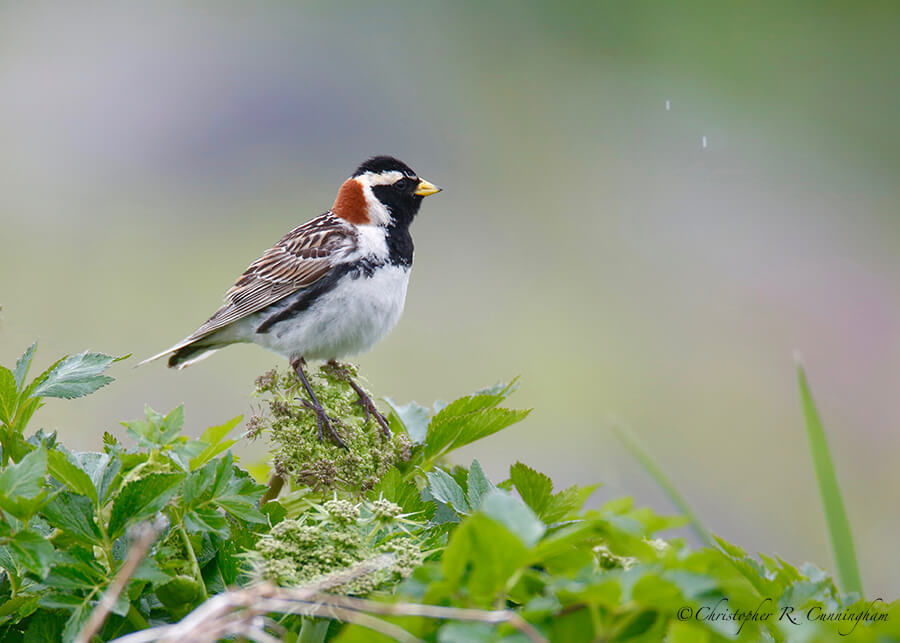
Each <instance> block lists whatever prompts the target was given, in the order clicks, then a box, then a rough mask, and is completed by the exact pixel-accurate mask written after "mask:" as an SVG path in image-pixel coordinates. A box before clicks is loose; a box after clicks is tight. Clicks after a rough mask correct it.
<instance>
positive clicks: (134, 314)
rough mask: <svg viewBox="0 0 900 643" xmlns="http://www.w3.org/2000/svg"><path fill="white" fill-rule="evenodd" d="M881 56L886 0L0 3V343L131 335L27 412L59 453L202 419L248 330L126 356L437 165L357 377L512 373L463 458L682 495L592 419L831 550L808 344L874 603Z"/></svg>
mask: <svg viewBox="0 0 900 643" xmlns="http://www.w3.org/2000/svg"><path fill="white" fill-rule="evenodd" d="M898 60H900V8H898V5H897V4H896V3H893V2H865V1H861V2H854V3H839V2H815V3H813V2H780V1H777V2H776V1H764V2H757V3H743V2H721V1H718V0H717V1H709V2H677V3H674V2H673V3H664V2H645V1H631V2H620V1H615V2H612V1H606V2H601V1H596V2H576V3H561V2H554V3H550V2H547V3H539V2H518V1H512V0H508V1H497V2H491V3H480V2H454V3H449V2H447V3H436V2H415V3H413V2H408V3H400V2H397V3H386V4H376V3H366V2H358V3H326V2H317V3H287V2H272V3H243V2H216V3H208V4H201V3H180V2H171V3H167V2H159V3H143V4H137V3H128V4H127V5H126V4H123V3H108V4H105V3H43V2H29V3H12V2H6V3H3V4H2V5H0V305H2V307H3V309H2V313H0V315H2V322H0V323H2V325H0V361H2V363H4V364H10V363H11V362H12V361H13V360H14V359H15V358H16V357H17V356H18V355H19V354H20V353H21V352H22V351H23V350H24V349H25V348H26V346H28V345H29V344H30V343H31V341H32V340H34V339H37V340H39V342H40V352H39V355H38V366H44V365H46V364H47V363H49V362H50V361H51V360H52V359H55V358H56V357H57V356H59V355H61V354H63V353H73V352H78V351H80V350H84V349H86V348H91V349H95V350H103V351H105V352H110V353H114V354H125V353H134V354H135V358H133V359H132V360H131V361H129V362H125V363H124V364H120V365H117V366H116V367H115V369H114V371H113V373H112V374H113V375H115V376H116V378H117V380H118V381H117V382H116V383H115V384H114V385H113V386H111V387H110V388H108V389H106V390H104V391H103V392H101V393H99V394H97V395H95V396H92V397H91V398H87V399H84V400H80V401H76V402H62V401H50V402H49V403H48V405H47V407H46V408H45V409H44V410H42V411H41V412H40V414H39V415H38V416H37V418H36V426H35V427H34V428H37V426H38V425H40V426H45V427H47V428H49V429H53V428H58V429H59V430H60V432H61V434H62V436H63V438H64V439H65V440H66V441H67V442H69V443H71V444H72V445H73V446H75V447H77V448H82V449H90V448H97V447H98V445H99V444H100V436H101V434H102V432H103V431H104V430H110V431H113V432H114V433H118V434H120V435H121V434H122V432H123V430H122V429H121V427H119V426H118V424H117V423H118V421H119V420H123V419H132V418H135V417H138V416H140V415H141V414H142V412H143V405H144V403H149V404H151V405H152V406H153V407H155V408H157V409H159V410H167V409H169V408H171V407H173V406H175V405H176V404H179V403H181V402H184V403H185V404H186V409H187V412H186V414H187V422H188V431H189V433H191V434H194V435H197V434H199V433H200V431H202V429H203V428H204V427H205V426H207V425H210V424H218V423H220V422H222V421H223V420H225V419H227V418H229V417H232V416H234V415H236V414H238V413H245V414H246V413H248V412H250V411H251V409H252V400H250V398H249V392H250V389H251V386H252V381H253V379H254V377H255V376H256V375H257V374H259V373H261V372H262V371H263V370H265V369H267V368H269V367H271V366H272V365H273V364H276V363H277V362H278V359H277V358H276V357H274V356H273V355H270V354H267V353H265V352H264V351H262V350H260V349H257V348H255V347H243V346H242V347H235V348H231V349H229V350H227V351H224V352H222V353H219V354H218V355H216V356H215V357H213V358H211V359H209V360H207V361H205V362H203V363H201V364H199V365H197V366H196V367H193V368H191V369H188V370H186V371H184V372H180V373H178V372H173V371H169V370H167V369H165V368H163V366H162V365H160V364H154V365H152V366H149V367H144V368H142V369H139V370H132V369H131V368H129V364H133V363H135V362H136V361H137V359H138V358H143V357H145V356H148V355H150V354H153V353H155V352H157V351H158V350H161V349H163V348H165V347H166V346H168V345H170V344H172V343H173V342H175V341H176V340H178V339H180V338H181V337H183V336H184V335H186V334H188V333H189V332H191V331H192V330H193V329H194V328H195V327H196V326H197V325H198V324H199V323H201V322H202V321H204V320H205V319H206V317H207V316H208V315H209V314H210V313H211V312H212V311H213V310H214V309H215V308H216V307H217V306H218V305H219V303H220V301H221V295H222V294H223V293H224V291H225V289H226V288H227V287H228V286H229V285H230V284H231V283H232V280H233V278H234V277H236V276H237V275H238V274H239V273H240V272H241V271H242V270H243V268H244V267H245V266H246V265H247V264H248V263H249V262H250V261H252V260H253V259H255V258H256V257H257V256H258V255H259V253H260V252H262V251H263V250H265V249H266V248H268V247H269V245H270V244H271V243H272V242H274V241H275V240H277V239H278V238H279V237H280V236H281V235H282V234H283V233H284V232H286V231H287V230H289V229H291V228H292V227H294V226H295V225H297V224H299V223H301V222H303V221H305V220H306V219H308V218H310V217H312V216H313V215H316V214H318V213H320V212H322V211H324V210H325V209H327V208H328V207H329V205H330V204H331V202H332V200H333V198H334V193H335V191H336V189H337V187H338V186H339V184H340V182H341V181H342V180H343V179H344V178H346V177H347V176H348V175H349V174H350V172H351V171H352V169H353V168H354V167H355V165H356V164H357V163H358V162H359V161H360V160H362V159H363V158H365V157H367V156H369V155H372V154H383V153H387V154H394V155H396V156H399V157H400V158H402V159H404V160H406V161H407V162H408V163H410V164H411V165H412V166H413V167H414V168H415V169H416V170H417V171H418V172H419V173H420V174H421V175H423V176H425V177H427V178H429V179H430V180H432V181H434V182H435V183H438V184H439V185H441V186H443V187H444V188H445V191H444V192H443V193H442V194H441V195H440V196H437V197H435V198H433V199H429V200H427V201H426V202H425V204H424V207H423V209H422V212H421V215H420V217H419V219H418V220H417V222H416V224H415V226H414V230H413V232H414V238H415V241H416V245H417V255H416V266H415V270H414V273H413V279H412V282H411V286H410V291H409V297H408V303H407V309H406V313H405V316H404V318H403V320H402V321H401V323H400V325H399V326H398V328H397V329H396V330H395V332H394V333H393V334H392V335H391V336H390V337H389V338H388V339H387V340H385V341H384V342H382V343H381V344H380V345H379V346H378V347H377V348H376V349H375V350H374V351H373V352H372V353H370V354H368V355H366V356H364V357H363V358H362V359H361V360H360V362H361V365H362V369H363V372H364V373H365V374H366V375H367V377H368V379H369V381H370V383H371V386H372V388H373V389H374V390H375V391H376V392H377V393H379V394H381V395H388V396H391V397H392V398H394V399H395V400H398V401H401V402H403V401H408V400H417V401H419V402H422V403H426V404H430V402H431V401H432V400H434V399H436V398H441V399H449V398H452V397H454V396H457V395H461V394H464V393H466V392H469V391H471V390H474V389H475V388H479V387H481V386H485V385H489V384H492V383H494V382H496V381H498V380H502V379H508V378H510V377H512V376H514V375H516V374H520V375H521V376H522V386H521V390H520V391H519V392H518V393H517V394H516V396H515V397H514V398H513V401H514V402H515V403H516V404H518V405H519V406H528V407H534V408H535V411H534V413H533V414H532V415H531V416H530V418H529V419H528V420H527V421H526V422H525V423H524V424H523V425H520V426H518V427H516V428H514V429H510V430H508V431H507V432H505V433H502V434H499V435H497V436H495V437H493V438H491V439H489V440H486V441H485V442H483V443H480V444H478V445H477V446H475V447H472V448H470V449H469V450H468V452H466V453H464V454H462V455H461V456H460V458H461V459H469V458H471V457H478V458H479V459H480V460H481V461H482V462H483V463H484V464H485V466H486V468H487V469H488V471H489V473H490V474H492V476H493V477H494V478H495V479H502V478H504V477H505V475H506V468H507V467H508V465H509V464H510V463H512V462H514V461H515V460H517V459H521V460H523V461H525V462H528V463H530V464H532V465H533V466H535V467H537V468H539V469H542V470H545V471H547V472H548V473H550V474H551V475H552V476H553V478H554V479H555V480H556V481H557V482H558V483H559V484H570V483H576V482H577V483H584V484H586V483H590V482H594V481H603V482H605V483H606V486H604V487H603V489H601V491H600V492H598V493H597V495H596V496H595V499H594V500H595V502H602V501H603V500H604V499H606V498H610V497H613V496H616V495H621V494H629V495H633V496H635V497H636V500H637V501H638V502H639V503H641V504H649V505H651V506H653V507H655V508H657V509H659V510H661V511H666V512H669V511H672V508H671V507H670V506H669V505H668V503H667V502H666V500H665V498H664V497H663V496H662V495H661V494H660V492H659V491H658V490H657V489H656V488H655V486H654V484H653V483H652V482H651V481H650V480H649V479H648V478H647V476H646V475H645V473H644V472H643V471H642V470H641V469H640V467H639V466H638V465H637V464H636V463H635V462H634V461H633V460H632V459H631V458H630V457H629V456H628V454H627V452H626V451H625V450H624V449H623V448H622V447H621V446H620V445H619V444H618V443H617V442H616V440H615V438H614V437H613V435H612V434H611V432H610V430H609V427H608V423H607V418H608V416H609V414H610V413H613V414H615V415H616V416H618V417H620V418H622V419H624V420H625V421H627V422H628V423H629V424H630V425H631V426H632V427H633V428H634V430H635V431H636V432H637V433H638V434H639V435H641V436H642V437H643V439H644V440H645V441H646V442H647V443H648V444H649V446H650V449H651V451H652V453H653V454H654V455H655V456H656V457H657V459H658V460H659V461H660V464H661V465H662V466H663V468H664V469H665V470H666V471H668V472H669V473H670V475H671V476H672V477H673V479H674V480H675V482H676V483H677V484H678V485H679V487H680V488H681V489H682V490H683V492H684V494H685V495H686V496H687V498H688V499H689V500H690V501H691V502H692V503H693V504H694V505H696V507H697V509H698V512H699V513H700V515H701V516H702V518H703V519H704V520H705V521H706V522H707V523H708V525H709V526H710V528H711V529H712V530H713V531H714V532H717V533H719V534H721V535H723V536H725V537H726V538H728V539H730V540H732V541H737V542H739V543H741V544H743V545H745V546H746V547H747V548H748V549H749V550H751V551H764V552H768V553H777V554H780V555H782V556H784V557H786V558H787V559H789V560H792V561H795V562H802V561H805V560H810V561H812V562H815V563H817V564H819V565H822V566H826V567H830V556H829V551H828V543H827V538H826V535H825V529H824V522H823V519H822V516H821V512H820V506H819V498H818V495H817V490H816V486H815V481H814V475H813V471H812V468H811V466H810V463H809V457H808V453H807V448H806V443H805V437H804V427H803V421H802V416H801V413H800V408H799V403H798V400H797V394H796V386H795V375H794V370H793V362H792V353H793V351H794V350H795V349H796V350H799V351H801V352H802V354H803V356H804V359H805V363H806V365H807V367H808V370H809V374H810V379H811V383H812V385H813V389H814V392H815V394H816V397H817V400H818V402H819V405H820V408H821V411H822V414H823V417H824V420H825V423H826V427H827V429H828V430H829V437H830V441H831V445H832V448H833V451H834V455H835V458H836V461H837V467H838V473H839V476H840V479H841V482H842V485H843V488H844V493H845V500H846V502H847V504H848V510H849V514H850V518H851V520H852V523H853V525H854V528H855V537H856V542H857V547H858V550H859V556H860V559H861V565H862V570H863V574H864V578H865V583H866V589H867V592H868V593H871V594H872V595H880V596H883V597H884V598H885V599H893V598H896V597H897V596H898V595H900V557H898V556H896V555H894V554H895V553H896V547H897V534H898V533H900V510H898V508H897V502H896V498H897V490H898V487H900V467H898V466H897V463H898V454H900V432H898V420H900V395H898V393H897V392H898V389H900V340H898V331H900V299H898V294H900V293H898V289H900V285H898V274H900V220H898V216H900V215H898V207H900V188H898V184H900V183H898V176H900V124H898V113H900V76H898ZM666 101H669V109H668V110H666ZM703 137H706V147H705V148H704V147H703V145H702V144H701V141H702V140H703ZM239 451H240V453H242V454H243V456H244V458H245V460H247V461H249V460H253V459H258V458H260V457H262V455H263V453H264V451H263V450H262V448H261V447H260V446H259V445H242V446H241V448H240V449H239Z"/></svg>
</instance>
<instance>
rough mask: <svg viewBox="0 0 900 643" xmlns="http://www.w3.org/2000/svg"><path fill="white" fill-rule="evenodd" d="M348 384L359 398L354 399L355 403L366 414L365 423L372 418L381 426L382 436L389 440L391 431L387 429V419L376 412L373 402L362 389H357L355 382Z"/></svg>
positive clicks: (379, 412)
mask: <svg viewBox="0 0 900 643" xmlns="http://www.w3.org/2000/svg"><path fill="white" fill-rule="evenodd" d="M350 384H351V386H353V388H354V390H356V394H357V395H358V396H359V397H357V399H356V403H357V404H359V405H360V406H361V407H362V408H363V412H364V413H365V414H366V416H365V417H366V422H368V421H369V417H370V416H374V417H375V420H376V421H377V422H378V424H379V425H381V431H382V432H383V433H384V436H385V437H387V438H390V437H391V429H390V428H389V427H388V421H387V418H386V417H384V414H383V413H382V412H381V411H379V410H378V407H377V406H375V402H373V401H372V398H371V397H369V396H368V394H367V393H366V392H365V391H363V390H362V388H360V387H357V386H356V383H355V382H351V383H350Z"/></svg>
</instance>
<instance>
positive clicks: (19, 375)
mask: <svg viewBox="0 0 900 643" xmlns="http://www.w3.org/2000/svg"><path fill="white" fill-rule="evenodd" d="M36 349H37V342H35V343H34V344H32V345H31V346H29V347H28V350H26V351H25V353H24V354H23V355H22V357H20V358H19V359H18V361H17V362H16V370H15V377H16V389H18V390H19V391H21V390H22V386H23V385H24V383H25V378H26V377H28V369H30V368H31V360H32V359H33V358H34V351H35V350H36Z"/></svg>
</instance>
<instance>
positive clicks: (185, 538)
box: [178, 522, 209, 600]
mask: <svg viewBox="0 0 900 643" xmlns="http://www.w3.org/2000/svg"><path fill="white" fill-rule="evenodd" d="M178 533H179V534H181V539H182V540H183V541H184V546H185V549H187V553H188V557H189V558H190V559H191V568H192V569H193V570H194V577H195V578H196V579H197V582H198V583H200V588H201V589H202V590H203V600H206V599H207V598H209V596H208V594H207V593H206V583H204V582H203V574H201V573H200V563H198V562H197V555H196V554H195V553H194V547H193V546H192V545H191V539H190V538H188V535H187V531H185V529H184V524H182V523H180V522H179V523H178Z"/></svg>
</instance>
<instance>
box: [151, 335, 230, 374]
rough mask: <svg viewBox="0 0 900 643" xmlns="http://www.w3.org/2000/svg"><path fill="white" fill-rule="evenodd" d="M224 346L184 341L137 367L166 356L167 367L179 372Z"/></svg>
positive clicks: (221, 344)
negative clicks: (167, 357) (167, 359)
mask: <svg viewBox="0 0 900 643" xmlns="http://www.w3.org/2000/svg"><path fill="white" fill-rule="evenodd" d="M204 339H206V338H204ZM225 345H226V344H225V343H218V342H216V343H209V342H203V341H201V340H196V339H195V340H184V341H182V342H179V343H178V344H175V345H174V346H173V347H172V348H169V349H166V350H164V351H163V352H162V353H158V354H156V355H154V356H153V357H148V358H147V359H145V360H144V361H143V362H141V363H139V364H138V365H137V366H143V365H144V364H148V363H150V362H153V361H155V360H158V359H160V358H163V357H165V356H167V355H168V356H169V361H168V364H167V366H168V367H169V368H177V369H179V370H181V369H182V368H185V367H187V366H190V365H191V364H196V363H197V362H199V361H200V360H201V359H206V358H207V357H209V356H210V355H212V354H213V353H215V352H216V351H217V350H219V349H220V348H222V347H223V346H225ZM135 368H137V367H135Z"/></svg>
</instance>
